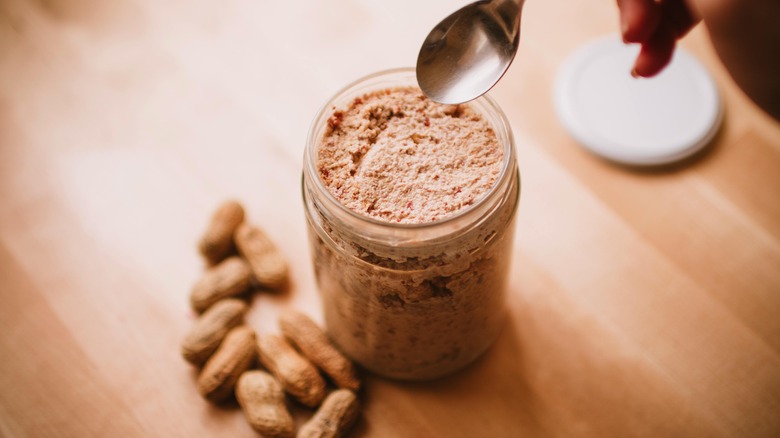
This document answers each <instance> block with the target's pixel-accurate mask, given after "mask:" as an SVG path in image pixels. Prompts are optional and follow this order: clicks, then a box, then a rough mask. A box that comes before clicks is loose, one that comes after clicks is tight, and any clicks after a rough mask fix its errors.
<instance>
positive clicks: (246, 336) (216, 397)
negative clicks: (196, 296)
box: [198, 325, 257, 403]
mask: <svg viewBox="0 0 780 438" xmlns="http://www.w3.org/2000/svg"><path fill="white" fill-rule="evenodd" d="M254 343H255V332H254V331H253V330H252V329H251V328H250V327H248V326H245V325H242V326H239V327H236V328H234V329H232V330H230V331H229V332H228V334H227V336H225V339H224V340H223V341H222V344H220V346H219V348H217V351H215V352H214V354H213V355H212V356H211V358H209V360H208V361H207V362H206V365H205V366H204V367H203V369H202V370H201V372H200V375H199V376H198V392H199V393H200V394H201V395H202V396H203V397H204V398H206V399H207V400H209V401H212V402H214V403H219V402H222V401H224V400H226V399H227V398H229V397H230V396H231V395H232V394H233V388H234V387H235V384H236V381H237V380H238V378H239V377H240V376H241V374H243V373H244V371H246V370H248V369H249V368H250V367H251V366H252V365H253V364H254V362H255V358H256V357H257V353H256V350H255V345H254Z"/></svg>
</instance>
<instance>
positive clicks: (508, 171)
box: [304, 67, 517, 231]
mask: <svg viewBox="0 0 780 438" xmlns="http://www.w3.org/2000/svg"><path fill="white" fill-rule="evenodd" d="M410 74H411V75H414V74H415V69H414V68H411V67H400V68H392V69H386V70H380V71H378V72H375V73H371V74H368V75H365V76H362V77H360V78H358V79H356V80H354V81H352V82H350V83H349V84H347V85H346V86H344V87H342V88H340V89H339V90H338V91H337V92H336V93H334V94H333V95H332V96H331V97H330V98H329V99H328V100H327V101H326V102H325V104H324V105H322V106H321V107H320V109H319V111H317V113H316V115H315V116H314V119H313V120H312V123H311V125H310V127H309V132H308V134H307V137H306V147H305V148H304V169H305V170H304V173H305V174H306V176H307V177H308V178H306V179H308V180H309V181H310V182H311V183H312V184H314V186H315V187H316V190H317V192H319V193H322V194H323V195H324V197H325V199H326V200H327V202H328V204H330V205H331V206H334V207H335V208H336V209H337V210H338V211H339V212H341V213H343V214H346V215H347V216H348V217H350V218H352V219H355V220H358V221H362V222H366V223H369V224H371V226H373V227H376V228H377V229H385V230H409V231H411V230H428V229H433V228H437V227H443V226H447V225H450V224H452V223H454V222H458V221H459V220H462V219H463V217H465V216H469V215H470V214H473V213H474V211H476V210H477V209H478V207H479V206H481V205H483V204H484V203H485V202H486V201H488V200H489V199H493V198H495V197H496V196H498V195H497V194H500V193H499V191H500V189H501V188H502V187H503V186H504V184H503V183H502V182H504V181H505V180H507V179H508V178H513V174H515V173H516V172H517V171H516V160H515V140H514V135H513V134H512V128H511V126H510V124H509V120H508V119H507V117H506V114H505V113H504V111H503V110H502V109H501V107H499V106H498V103H496V101H495V100H493V98H492V97H490V96H489V95H487V94H485V95H482V96H480V97H478V98H476V99H474V100H472V101H470V102H469V103H471V102H477V103H484V105H485V106H486V107H487V108H488V109H489V110H490V113H491V114H490V115H491V116H497V117H496V118H497V120H491V121H490V124H491V127H492V128H493V129H496V130H499V129H500V130H503V131H504V135H505V136H506V139H507V141H506V144H503V143H504V142H503V141H502V144H503V147H504V159H503V162H502V165H501V171H500V172H499V175H498V178H497V179H496V182H495V183H494V184H493V186H492V187H490V189H489V190H488V191H487V192H486V193H485V194H483V195H482V196H481V197H480V198H479V199H478V200H477V201H476V202H474V203H473V204H471V205H469V206H467V207H466V208H463V209H461V210H459V211H457V212H455V213H453V214H450V215H448V216H446V217H444V218H442V219H437V220H434V221H430V222H420V223H397V222H389V221H384V220H380V219H376V218H373V217H370V216H366V215H363V214H360V213H358V212H356V211H354V210H352V209H351V208H349V207H347V206H346V205H344V204H343V203H341V202H340V201H339V200H338V199H336V197H335V196H334V195H333V194H332V193H331V191H330V190H328V188H327V187H326V186H325V184H324V182H323V181H322V179H321V178H320V177H319V174H318V173H317V169H316V161H317V157H316V154H315V153H314V152H315V150H316V147H317V146H318V145H319V139H318V138H314V137H315V135H316V134H317V132H318V127H319V126H320V125H321V124H320V123H318V122H321V121H323V120H326V119H325V117H326V115H327V114H328V113H329V112H330V111H331V109H332V108H333V107H335V106H334V103H335V102H336V101H337V100H338V99H340V98H343V97H344V96H345V95H347V94H348V93H349V92H350V91H351V90H353V89H357V88H359V86H360V85H363V84H366V83H369V82H370V81H372V80H375V79H379V78H384V77H387V78H392V77H393V76H400V75H405V76H406V75H410ZM414 86H417V84H416V81H415V83H414ZM376 89H381V88H379V87H377V88H376ZM482 115H483V116H485V115H486V114H484V113H483V114H482ZM492 118H493V117H491V119H492ZM499 137H500V136H499Z"/></svg>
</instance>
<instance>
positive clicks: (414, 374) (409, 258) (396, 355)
mask: <svg viewBox="0 0 780 438" xmlns="http://www.w3.org/2000/svg"><path fill="white" fill-rule="evenodd" d="M402 86H415V87H416V86H417V82H416V79H415V73H414V70H412V69H398V70H389V71H385V72H380V73H376V74H373V75H370V76H367V77H365V78H363V79H360V80H358V81H356V82H354V83H352V84H351V85H348V86H347V87H346V88H344V89H343V90H341V91H339V92H338V93H337V94H336V95H335V96H334V97H333V98H332V99H331V100H329V101H328V102H327V103H326V104H325V106H324V107H323V108H322V109H321V110H320V111H319V113H318V114H317V116H316V117H315V119H314V121H313V123H312V126H311V129H310V131H309V135H308V139H307V141H306V149H305V153H304V165H303V199H304V204H305V210H306V219H307V222H308V230H309V239H310V244H311V253H312V258H313V264H314V271H315V275H316V280H317V285H318V287H319V290H320V293H321V297H322V303H323V309H324V316H325V325H326V329H327V332H328V334H329V335H330V337H331V339H332V340H333V341H334V342H335V344H336V345H337V346H338V348H339V349H340V350H341V351H343V352H344V353H346V354H347V355H348V356H350V357H351V358H352V359H353V360H355V361H356V362H357V363H359V364H360V365H361V366H363V367H364V368H366V369H368V370H370V371H372V372H374V373H377V374H379V375H382V376H386V377H391V378H398V379H407V380H423V379H432V378H437V377H441V376H444V375H446V374H449V373H452V372H454V371H455V370H458V369H460V368H462V367H463V366H465V365H467V364H469V363H470V362H472V361H474V360H475V359H476V358H477V357H479V356H480V355H481V354H482V353H484V352H485V350H487V349H488V347H489V346H490V345H491V344H492V343H493V342H494V341H495V339H496V338H497V336H498V334H499V332H500V331H501V328H502V327H503V322H504V318H505V313H506V304H505V295H506V288H507V277H508V271H509V266H510V259H511V255H512V242H513V235H514V222H515V216H516V214H515V212H516V208H517V203H518V199H519V193H520V177H519V172H518V169H517V163H516V159H515V145H514V139H513V137H512V132H511V129H510V127H509V123H508V121H507V119H506V117H505V115H504V113H503V112H502V111H501V109H500V108H499V107H498V105H496V103H495V102H494V101H493V100H492V99H491V98H489V97H487V96H483V97H480V98H478V99H476V100H474V101H472V102H470V103H469V104H468V105H470V106H471V108H472V109H474V110H475V111H476V112H478V113H479V114H481V115H482V117H483V118H484V119H485V120H487V121H488V123H489V124H490V125H491V127H492V128H493V130H494V132H495V134H496V136H497V138H498V141H499V144H500V146H501V147H502V148H503V163H502V169H501V173H500V175H499V177H498V180H497V182H496V183H495V185H494V186H493V187H492V188H491V189H490V190H489V191H488V192H487V194H485V195H484V196H483V197H482V198H481V199H480V200H478V201H477V202H475V203H474V204H473V205H471V206H469V207H466V208H464V209H462V210H460V211H457V212H455V213H454V214H452V215H450V216H448V217H445V218H443V219H441V220H437V221H433V222H429V223H421V224H395V223H389V222H383V221H379V220H376V219H373V218H370V217H368V216H364V215H361V214H359V213H356V212H354V211H352V210H350V209H349V208H347V207H346V206H344V205H343V204H341V203H340V202H339V201H338V200H337V199H336V198H335V197H334V196H333V195H332V194H331V193H330V192H329V191H328V190H327V188H326V187H325V184H324V183H323V181H322V180H321V179H320V177H319V173H318V172H317V151H318V147H319V144H320V141H321V139H322V137H323V135H324V133H325V130H326V127H327V124H328V118H329V117H330V116H331V115H332V113H333V111H334V109H336V108H343V107H345V106H346V105H347V104H349V102H352V101H353V100H354V99H355V98H356V97H359V96H362V95H364V94H366V93H368V92H371V91H376V90H381V89H386V88H396V87H402Z"/></svg>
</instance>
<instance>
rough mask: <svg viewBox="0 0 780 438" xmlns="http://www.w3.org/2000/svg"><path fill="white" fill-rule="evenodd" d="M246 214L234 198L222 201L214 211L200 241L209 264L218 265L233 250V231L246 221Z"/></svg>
mask: <svg viewBox="0 0 780 438" xmlns="http://www.w3.org/2000/svg"><path fill="white" fill-rule="evenodd" d="M244 216H245V214H244V207H242V206H241V204H239V203H238V202H236V201H233V200H230V201H226V202H224V203H222V204H221V205H220V206H219V207H218V208H217V210H216V211H215V212H214V214H213V215H212V217H211V221H210V222H209V224H208V227H207V228H206V232H205V233H203V237H202V238H201V239H200V242H199V243H198V250H200V253H201V254H202V255H203V257H205V258H206V261H207V262H208V264H209V265H216V264H217V263H219V262H221V261H222V260H224V259H225V258H226V257H228V256H229V255H230V254H231V253H232V252H233V250H234V249H235V245H234V244H233V233H235V231H236V228H238V226H239V225H241V223H242V222H244Z"/></svg>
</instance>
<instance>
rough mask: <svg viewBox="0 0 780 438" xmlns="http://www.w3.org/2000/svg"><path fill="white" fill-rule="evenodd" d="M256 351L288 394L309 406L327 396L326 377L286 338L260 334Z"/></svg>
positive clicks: (314, 404) (315, 404)
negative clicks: (324, 378)
mask: <svg viewBox="0 0 780 438" xmlns="http://www.w3.org/2000/svg"><path fill="white" fill-rule="evenodd" d="M257 351H258V356H259V358H260V363H262V364H263V366H264V367H265V368H266V369H267V370H268V371H269V372H270V373H271V374H273V376H274V377H276V379H277V380H279V383H281V384H282V388H284V390H285V391H286V392H287V393H288V394H290V395H292V396H293V397H295V398H296V399H298V401H300V402H301V403H303V404H304V405H306V406H309V407H314V406H317V405H319V404H320V402H321V401H322V399H323V398H324V397H325V380H323V378H322V376H321V375H320V373H319V371H317V368H315V367H314V365H312V364H311V362H309V361H308V360H307V359H306V358H304V357H303V356H301V355H300V354H298V352H297V351H295V349H294V348H293V347H292V346H291V345H290V344H288V343H287V341H285V340H284V338H282V337H281V336H277V335H259V336H258V337H257Z"/></svg>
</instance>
